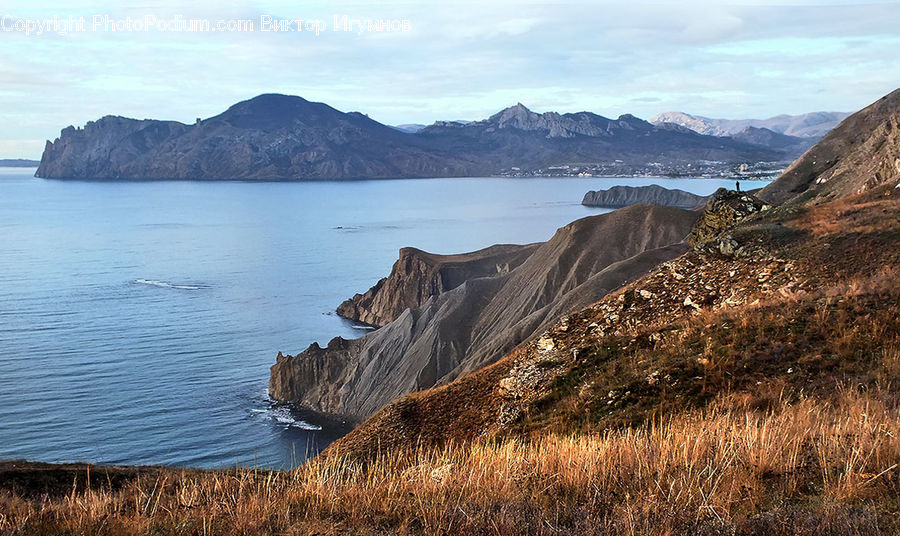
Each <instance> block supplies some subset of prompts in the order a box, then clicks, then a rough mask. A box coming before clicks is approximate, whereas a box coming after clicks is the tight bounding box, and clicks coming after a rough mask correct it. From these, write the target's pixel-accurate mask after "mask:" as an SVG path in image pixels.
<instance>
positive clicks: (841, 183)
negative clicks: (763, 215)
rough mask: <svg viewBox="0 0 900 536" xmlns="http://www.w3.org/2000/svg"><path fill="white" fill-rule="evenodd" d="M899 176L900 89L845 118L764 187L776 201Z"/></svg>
mask: <svg viewBox="0 0 900 536" xmlns="http://www.w3.org/2000/svg"><path fill="white" fill-rule="evenodd" d="M898 179H900V90H895V91H893V92H892V93H890V94H889V95H885V96H884V97H882V98H881V99H879V100H877V101H876V102H874V103H873V104H871V105H870V106H868V107H866V108H864V109H863V110H861V111H859V112H857V113H855V114H853V115H852V116H850V117H849V118H847V119H845V120H844V121H843V122H842V123H841V124H840V126H838V127H837V128H835V129H834V130H832V131H831V132H829V133H828V135H827V136H825V137H824V138H822V141H820V142H819V143H817V144H816V145H815V146H814V147H813V148H812V149H810V150H809V151H808V152H807V153H806V154H804V155H803V156H802V157H800V158H799V159H797V160H796V161H795V162H794V163H793V164H791V166H790V167H789V168H788V169H787V170H785V172H784V174H783V175H782V176H781V177H779V179H778V181H776V182H775V183H773V184H770V185H769V186H767V187H766V188H765V189H763V191H762V192H761V193H760V197H762V198H763V199H765V200H767V201H770V202H775V203H794V204H800V203H809V202H821V201H825V200H829V199H836V198H840V197H845V196H848V195H853V194H857V193H861V192H865V191H867V190H871V189H873V188H880V187H885V188H891V187H893V186H894V183H896V182H897V180H898Z"/></svg>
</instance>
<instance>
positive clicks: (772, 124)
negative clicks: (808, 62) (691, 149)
mask: <svg viewBox="0 0 900 536" xmlns="http://www.w3.org/2000/svg"><path fill="white" fill-rule="evenodd" d="M849 115H850V114H849V113H844V112H812V113H808V114H802V115H776V116H775V117H770V118H768V119H713V118H710V117H703V116H701V115H691V114H686V113H684V112H665V113H661V114H659V115H655V116H653V117H651V118H650V122H651V123H653V124H654V125H659V124H662V123H674V124H676V125H680V126H683V127H686V128H689V129H691V130H693V131H695V132H699V133H700V134H708V135H710V136H733V135H735V134H738V133H740V132H743V131H745V130H746V129H747V128H749V127H755V128H764V129H768V130H771V131H772V132H775V133H777V134H785V135H788V136H796V137H800V138H816V139H818V138H821V137H822V136H824V135H825V134H827V133H828V131H830V130H831V129H833V128H834V127H836V126H838V124H839V123H840V122H841V121H843V120H844V119H845V118H846V117H847V116H849Z"/></svg>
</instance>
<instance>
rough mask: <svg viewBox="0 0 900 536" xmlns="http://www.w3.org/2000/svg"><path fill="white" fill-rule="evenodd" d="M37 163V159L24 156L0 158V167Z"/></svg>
mask: <svg viewBox="0 0 900 536" xmlns="http://www.w3.org/2000/svg"><path fill="white" fill-rule="evenodd" d="M38 164H40V162H38V161H37V160H28V159H25V158H0V167H37V165H38Z"/></svg>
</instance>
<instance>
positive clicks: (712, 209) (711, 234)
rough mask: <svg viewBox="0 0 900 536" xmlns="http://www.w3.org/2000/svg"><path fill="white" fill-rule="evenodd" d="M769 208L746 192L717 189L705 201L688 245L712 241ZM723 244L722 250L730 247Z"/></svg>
mask: <svg viewBox="0 0 900 536" xmlns="http://www.w3.org/2000/svg"><path fill="white" fill-rule="evenodd" d="M769 208H770V206H769V205H768V204H767V203H765V202H764V201H762V200H760V199H758V198H756V197H754V196H752V195H750V194H749V193H747V192H736V191H734V190H726V189H725V188H719V189H718V190H716V193H714V194H713V195H712V196H711V197H710V198H709V201H707V203H706V207H705V209H704V210H703V215H702V216H700V219H699V220H698V221H697V224H696V225H694V228H693V229H692V230H691V234H690V236H689V237H688V243H689V244H691V245H692V246H696V245H699V244H701V243H705V242H709V241H711V240H714V239H716V238H718V237H719V236H720V235H721V234H722V233H723V232H725V231H727V230H728V229H730V228H732V227H734V226H735V225H737V224H738V223H740V222H742V221H744V220H746V219H747V218H749V217H750V216H752V215H753V214H756V213H757V212H762V211H765V210H768V209H769ZM723 244H725V245H723V246H722V248H723V249H725V250H727V249H728V248H729V247H732V245H731V242H730V241H729V242H723ZM725 252H726V251H723V253H725Z"/></svg>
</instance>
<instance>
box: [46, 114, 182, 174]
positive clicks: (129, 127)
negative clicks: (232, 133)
mask: <svg viewBox="0 0 900 536" xmlns="http://www.w3.org/2000/svg"><path fill="white" fill-rule="evenodd" d="M189 128H190V127H188V126H187V125H185V124H182V123H178V122H175V121H152V120H143V121H138V120H136V119H128V118H125V117H117V116H106V117H103V118H101V119H98V120H97V121H91V122H89V123H88V124H87V125H85V126H84V128H78V129H76V128H75V127H67V128H65V129H63V131H62V133H61V134H60V136H59V138H58V139H57V140H56V141H55V142H50V141H48V142H47V145H46V147H45V148H44V155H43V157H42V158H41V163H40V165H39V166H38V169H37V173H36V175H37V176H38V177H86V178H98V179H115V178H119V177H122V176H125V175H126V173H125V172H124V170H125V168H126V167H127V166H128V165H130V164H131V163H132V162H135V161H137V160H141V159H142V158H143V157H144V156H145V155H147V154H148V153H151V152H153V151H155V150H156V149H157V148H158V147H159V146H160V145H161V144H162V143H163V142H165V141H166V140H167V139H170V138H172V137H177V136H180V135H182V134H184V133H185V132H187V130H188V129H189Z"/></svg>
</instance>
